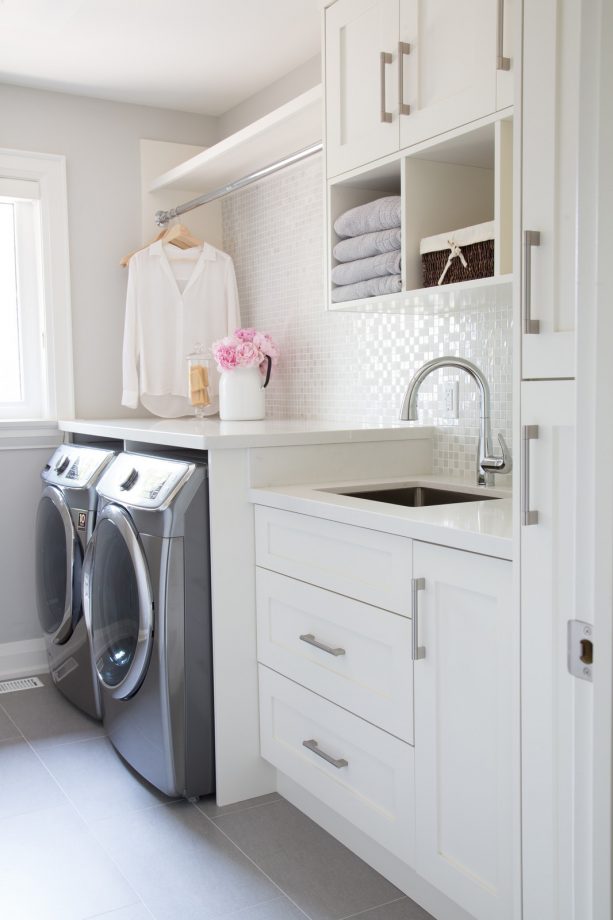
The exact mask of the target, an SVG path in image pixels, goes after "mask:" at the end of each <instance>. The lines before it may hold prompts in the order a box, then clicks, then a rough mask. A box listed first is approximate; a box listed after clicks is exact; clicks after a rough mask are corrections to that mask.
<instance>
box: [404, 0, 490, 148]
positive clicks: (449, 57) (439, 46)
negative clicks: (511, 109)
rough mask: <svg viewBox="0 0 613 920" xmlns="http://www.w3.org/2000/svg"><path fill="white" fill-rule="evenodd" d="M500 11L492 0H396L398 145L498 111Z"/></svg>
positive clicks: (421, 139) (423, 138)
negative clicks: (398, 82) (398, 2)
mask: <svg viewBox="0 0 613 920" xmlns="http://www.w3.org/2000/svg"><path fill="white" fill-rule="evenodd" d="M502 14H503V6H502V4H500V5H499V3H498V2H496V0H463V2H461V3H450V2H449V0H400V35H399V39H400V43H399V44H398V45H397V51H398V56H399V67H401V69H402V72H401V77H402V82H401V83H400V86H401V97H402V98H401V99H400V100H399V107H400V147H401V148H403V147H408V146H410V145H411V144H416V143H419V142H420V141H425V140H428V138H432V137H435V136H436V135H438V134H442V133H443V132H445V131H450V130H451V129H453V128H456V127H458V126H459V125H464V124H468V123H469V122H471V121H474V120H475V119H477V118H481V117H482V116H484V115H488V114H490V113H491V112H495V111H496V108H497V103H496V92H497V86H496V84H497V79H496V47H497V40H498V31H497V25H498V17H499V16H500V15H502ZM395 50H396V49H395Z"/></svg>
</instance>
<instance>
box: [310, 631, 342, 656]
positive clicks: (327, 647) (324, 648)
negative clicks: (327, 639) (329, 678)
mask: <svg viewBox="0 0 613 920" xmlns="http://www.w3.org/2000/svg"><path fill="white" fill-rule="evenodd" d="M300 641H301V642H306V643H307V645H312V646H314V648H320V649H321V650H322V652H327V653H328V655H334V656H335V657H338V656H339V655H344V654H345V649H344V648H332V646H331V645H324V643H323V642H318V641H317V639H316V638H315V636H314V635H313V633H305V634H304V635H303V636H300Z"/></svg>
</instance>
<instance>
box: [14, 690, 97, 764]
mask: <svg viewBox="0 0 613 920" xmlns="http://www.w3.org/2000/svg"><path fill="white" fill-rule="evenodd" d="M47 679H48V678H47ZM0 702H1V704H2V706H3V708H4V709H5V710H6V712H7V713H8V714H9V716H10V717H11V719H13V720H14V722H15V724H16V725H17V727H18V728H19V729H20V731H22V732H23V734H24V735H25V737H26V738H27V740H28V741H29V742H30V744H31V745H32V746H33V747H35V748H36V749H37V750H43V748H45V747H50V746H52V745H56V744H66V743H68V742H69V741H79V740H82V739H84V738H95V737H100V736H102V735H104V734H105V732H104V729H103V727H102V725H101V724H100V723H99V722H95V721H94V720H93V719H90V718H89V716H86V715H85V714H84V713H82V712H80V711H79V710H78V709H77V708H76V707H75V706H73V705H72V703H69V702H68V700H66V699H65V698H64V697H63V696H62V694H61V693H60V692H59V690H56V688H55V687H53V686H49V685H47V686H45V687H41V688H40V689H37V690H23V691H21V692H20V693H7V694H5V695H3V696H2V700H1V701H0Z"/></svg>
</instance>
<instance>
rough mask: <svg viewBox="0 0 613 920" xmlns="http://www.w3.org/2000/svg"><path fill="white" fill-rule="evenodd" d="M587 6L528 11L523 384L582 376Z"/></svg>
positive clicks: (547, 2)
mask: <svg viewBox="0 0 613 920" xmlns="http://www.w3.org/2000/svg"><path fill="white" fill-rule="evenodd" d="M580 12H581V4H580V3H576V2H574V0H529V2H526V3H524V32H523V91H522V110H523V128H522V132H523V143H522V221H521V223H522V227H521V233H522V238H521V251H522V285H521V313H522V315H521V323H522V377H523V379H524V380H534V379H538V378H560V377H574V376H575V354H574V351H575V335H574V331H575V315H576V310H577V290H576V282H577V276H576V265H575V263H576V246H577V235H576V223H577V203H576V194H577V150H578V138H579V41H580Z"/></svg>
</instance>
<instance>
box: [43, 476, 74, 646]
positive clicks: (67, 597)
mask: <svg viewBox="0 0 613 920" xmlns="http://www.w3.org/2000/svg"><path fill="white" fill-rule="evenodd" d="M82 561H83V553H82V550H81V541H80V540H79V538H78V536H77V533H76V530H75V528H74V524H73V522H72V518H71V516H70V510H69V508H68V505H67V504H66V501H65V500H64V496H63V494H62V492H61V491H60V489H56V488H55V487H54V486H46V487H45V489H44V490H43V493H42V495H41V498H40V501H39V503H38V511H37V513H36V545H35V567H36V602H37V607H38V618H39V620H40V624H41V626H42V628H43V630H44V632H45V635H46V636H47V637H48V638H49V639H51V640H52V641H53V642H55V643H57V644H58V645H61V644H62V643H64V642H66V640H67V639H68V638H69V637H70V636H71V634H72V631H73V629H74V627H75V626H76V625H77V622H78V620H79V618H80V616H81V565H82Z"/></svg>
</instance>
